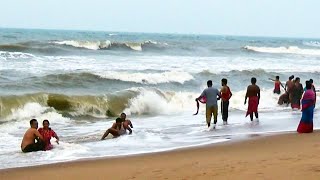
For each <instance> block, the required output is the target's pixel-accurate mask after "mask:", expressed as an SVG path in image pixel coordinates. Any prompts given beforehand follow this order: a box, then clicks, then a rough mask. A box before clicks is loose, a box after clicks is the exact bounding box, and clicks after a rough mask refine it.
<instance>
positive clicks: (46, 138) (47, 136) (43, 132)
mask: <svg viewBox="0 0 320 180" xmlns="http://www.w3.org/2000/svg"><path fill="white" fill-rule="evenodd" d="M38 131H39V133H40V134H41V135H42V137H43V139H44V143H45V148H44V149H45V150H50V149H52V148H53V146H52V144H51V142H50V139H51V137H55V136H57V134H56V133H55V132H54V131H53V130H52V129H51V128H49V129H48V130H44V129H43V128H39V129H38Z"/></svg>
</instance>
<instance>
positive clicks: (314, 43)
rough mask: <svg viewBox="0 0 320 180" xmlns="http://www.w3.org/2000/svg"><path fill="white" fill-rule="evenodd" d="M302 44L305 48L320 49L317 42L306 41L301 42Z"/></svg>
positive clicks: (319, 44)
mask: <svg viewBox="0 0 320 180" xmlns="http://www.w3.org/2000/svg"><path fill="white" fill-rule="evenodd" d="M303 44H304V45H306V46H312V47H320V42H319V41H307V42H303Z"/></svg>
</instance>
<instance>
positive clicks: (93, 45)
mask: <svg viewBox="0 0 320 180" xmlns="http://www.w3.org/2000/svg"><path fill="white" fill-rule="evenodd" d="M53 43H55V44H60V45H67V46H73V47H78V48H86V49H91V50H98V49H103V48H108V47H109V46H110V45H111V42H110V41H74V40H69V41H54V42H53Z"/></svg>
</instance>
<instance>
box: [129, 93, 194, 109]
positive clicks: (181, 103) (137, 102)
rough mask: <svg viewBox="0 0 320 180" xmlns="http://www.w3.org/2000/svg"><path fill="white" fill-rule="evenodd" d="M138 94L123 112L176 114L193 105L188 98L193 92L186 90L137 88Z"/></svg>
mask: <svg viewBox="0 0 320 180" xmlns="http://www.w3.org/2000/svg"><path fill="white" fill-rule="evenodd" d="M139 89H140V90H139V92H140V95H138V96H137V97H135V98H133V99H131V100H130V101H129V103H128V108H127V109H125V110H124V112H126V113H128V114H138V115H143V114H148V115H159V114H176V113H179V112H183V111H185V110H187V109H191V108H192V107H194V106H193V105H194V104H192V103H190V100H192V99H194V98H195V94H194V93H186V92H171V93H170V92H167V93H162V92H157V91H151V90H145V89H141V88H139ZM191 102H192V101H191Z"/></svg>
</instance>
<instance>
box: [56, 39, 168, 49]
mask: <svg viewBox="0 0 320 180" xmlns="http://www.w3.org/2000/svg"><path fill="white" fill-rule="evenodd" d="M53 43H55V44H59V45H67V46H72V47H76V48H84V49H90V50H107V49H127V50H134V51H142V50H145V49H146V48H164V47H165V46H166V45H167V44H166V43H163V44H162V43H158V42H155V41H150V40H149V41H145V42H142V43H140V42H111V41H109V40H107V41H75V40H69V41H54V42H53Z"/></svg>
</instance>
